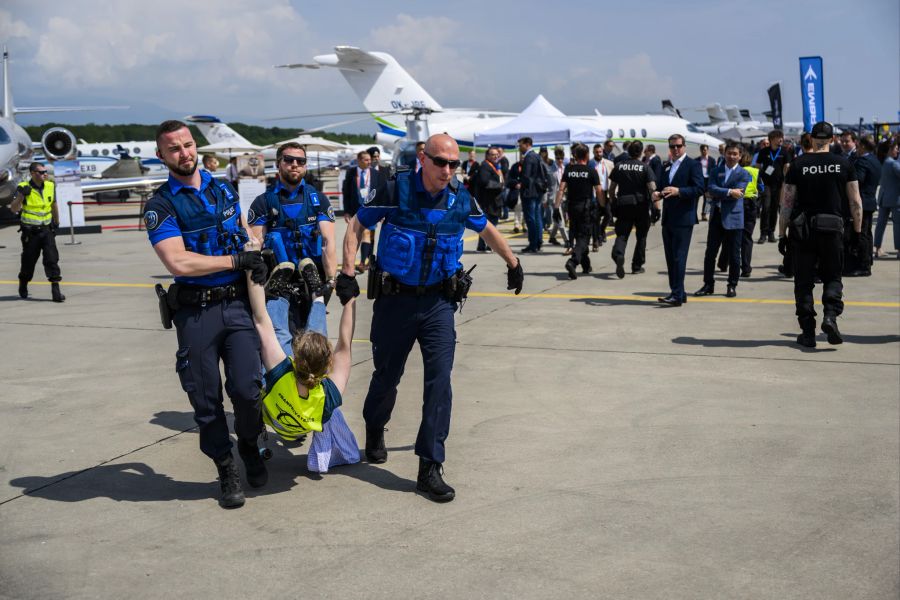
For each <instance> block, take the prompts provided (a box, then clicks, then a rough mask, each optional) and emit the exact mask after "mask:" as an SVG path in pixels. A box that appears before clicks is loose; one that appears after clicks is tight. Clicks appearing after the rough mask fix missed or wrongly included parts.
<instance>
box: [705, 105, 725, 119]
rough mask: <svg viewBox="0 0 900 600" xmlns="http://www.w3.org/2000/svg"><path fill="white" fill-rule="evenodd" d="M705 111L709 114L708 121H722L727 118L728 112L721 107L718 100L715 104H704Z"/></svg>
mask: <svg viewBox="0 0 900 600" xmlns="http://www.w3.org/2000/svg"><path fill="white" fill-rule="evenodd" d="M706 113H707V114H708V115H709V122H710V123H722V122H723V121H727V120H728V113H726V112H725V111H724V110H723V109H722V105H721V104H719V103H718V102H717V103H715V104H708V105H707V106H706Z"/></svg>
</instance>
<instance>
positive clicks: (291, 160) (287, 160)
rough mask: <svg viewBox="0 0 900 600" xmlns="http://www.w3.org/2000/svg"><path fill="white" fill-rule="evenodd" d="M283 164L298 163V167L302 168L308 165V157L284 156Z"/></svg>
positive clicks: (282, 158)
mask: <svg viewBox="0 0 900 600" xmlns="http://www.w3.org/2000/svg"><path fill="white" fill-rule="evenodd" d="M281 162H283V163H285V164H287V165H291V164H294V163H297V164H298V165H300V166H301V167H302V166H303V165H305V164H306V157H305V156H290V155H288V154H285V155H284V156H282V157H281Z"/></svg>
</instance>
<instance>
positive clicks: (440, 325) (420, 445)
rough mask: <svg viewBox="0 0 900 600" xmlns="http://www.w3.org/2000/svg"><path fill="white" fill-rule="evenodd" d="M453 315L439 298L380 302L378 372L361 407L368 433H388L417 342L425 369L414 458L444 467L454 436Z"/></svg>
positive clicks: (375, 343) (375, 332) (375, 336)
mask: <svg viewBox="0 0 900 600" xmlns="http://www.w3.org/2000/svg"><path fill="white" fill-rule="evenodd" d="M455 311H456V304H455V303H453V302H450V301H449V300H447V299H445V298H444V297H443V296H441V295H440V294H436V293H431V294H426V295H424V296H405V295H401V296H382V297H380V298H378V299H377V300H375V304H374V306H373V315H372V331H371V334H370V339H371V340H372V361H373V362H374V365H375V371H374V372H373V373H372V381H371V382H370V383H369V393H368V394H367V395H366V401H365V404H364V405H363V418H364V419H365V421H366V427H367V428H370V427H371V428H377V427H384V425H386V424H387V422H388V421H390V419H391V412H393V410H394V404H395V403H396V401H397V385H398V384H399V383H400V378H401V377H402V376H403V370H404V368H405V367H406V358H407V356H409V353H410V351H411V350H412V347H413V343H414V342H417V341H418V342H419V349H420V350H421V351H422V362H423V363H424V367H425V390H424V393H423V395H422V400H423V403H422V422H421V424H420V425H419V434H418V436H417V437H416V454H417V455H418V456H421V457H422V458H424V459H426V460H430V461H433V462H437V463H442V462H444V442H445V441H446V439H447V436H448V435H449V433H450V409H451V406H452V402H453V392H452V390H451V388H450V372H451V370H452V369H453V357H454V352H455V350H456V328H455V326H454V321H453V313H454V312H455Z"/></svg>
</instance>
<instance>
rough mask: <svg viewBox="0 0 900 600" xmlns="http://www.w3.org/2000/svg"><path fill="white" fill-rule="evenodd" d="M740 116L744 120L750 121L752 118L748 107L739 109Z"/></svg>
mask: <svg viewBox="0 0 900 600" xmlns="http://www.w3.org/2000/svg"><path fill="white" fill-rule="evenodd" d="M741 117H742V118H743V120H744V121H752V120H753V116H752V115H751V114H750V109H749V108H742V109H741Z"/></svg>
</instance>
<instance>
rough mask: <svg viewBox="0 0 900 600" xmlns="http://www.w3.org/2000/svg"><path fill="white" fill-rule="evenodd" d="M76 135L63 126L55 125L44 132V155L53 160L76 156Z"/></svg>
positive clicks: (42, 138)
mask: <svg viewBox="0 0 900 600" xmlns="http://www.w3.org/2000/svg"><path fill="white" fill-rule="evenodd" d="M75 144H76V141H75V136H74V135H73V134H72V132H71V131H69V130H68V129H65V128H63V127H53V128H51V129H48V130H47V131H46V132H44V135H43V136H42V137H41V145H42V146H43V147H44V156H46V157H47V158H49V159H51V160H70V159H73V158H75Z"/></svg>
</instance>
